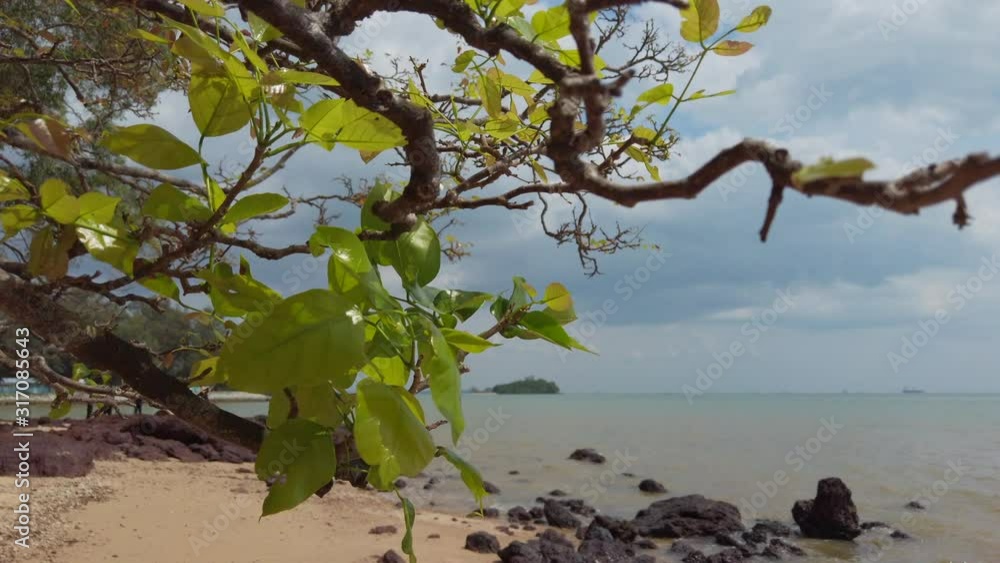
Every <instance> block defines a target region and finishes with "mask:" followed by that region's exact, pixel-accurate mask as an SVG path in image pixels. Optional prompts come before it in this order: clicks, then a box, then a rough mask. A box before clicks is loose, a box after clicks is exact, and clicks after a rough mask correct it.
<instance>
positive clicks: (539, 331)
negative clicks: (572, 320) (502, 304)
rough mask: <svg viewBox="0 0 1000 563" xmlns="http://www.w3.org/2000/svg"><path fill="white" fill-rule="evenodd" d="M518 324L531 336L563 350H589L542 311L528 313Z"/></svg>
mask: <svg viewBox="0 0 1000 563" xmlns="http://www.w3.org/2000/svg"><path fill="white" fill-rule="evenodd" d="M518 324H519V325H520V326H522V327H524V328H525V329H527V330H528V331H529V332H530V333H532V334H533V335H536V336H538V337H540V338H543V339H545V340H548V341H549V342H551V343H553V344H557V345H559V346H562V347H563V348H567V349H573V348H575V349H577V350H583V351H584V352H590V350H588V349H587V348H585V347H584V346H583V345H582V344H580V343H579V342H577V341H576V339H575V338H573V337H572V336H570V335H569V334H567V333H566V329H564V328H563V327H562V326H561V325H560V324H559V321H557V320H556V319H554V318H552V317H551V316H549V315H548V314H546V313H545V312H544V311H529V312H527V313H525V314H524V316H522V317H521V319H520V320H519V321H518ZM591 353H593V352H591Z"/></svg>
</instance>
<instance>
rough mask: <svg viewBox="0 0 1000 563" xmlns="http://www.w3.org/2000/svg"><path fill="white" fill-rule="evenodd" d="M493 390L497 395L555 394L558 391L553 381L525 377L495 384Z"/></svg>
mask: <svg viewBox="0 0 1000 563" xmlns="http://www.w3.org/2000/svg"><path fill="white" fill-rule="evenodd" d="M493 392H494V393H496V394H497V395H555V394H557V393H559V386H558V385H556V383H555V382H554V381H546V380H544V379H539V378H537V377H526V378H524V379H519V380H517V381H512V382H510V383H504V384H501V385H495V386H494V387H493Z"/></svg>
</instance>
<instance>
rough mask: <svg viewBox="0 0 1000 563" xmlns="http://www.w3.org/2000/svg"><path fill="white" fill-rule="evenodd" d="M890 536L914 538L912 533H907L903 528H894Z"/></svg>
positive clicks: (896, 538) (899, 538) (897, 538)
mask: <svg viewBox="0 0 1000 563" xmlns="http://www.w3.org/2000/svg"><path fill="white" fill-rule="evenodd" d="M889 537H890V538H892V539H894V540H909V539H913V536H911V535H910V534H907V533H906V532H904V531H903V530H893V531H892V533H891V534H889Z"/></svg>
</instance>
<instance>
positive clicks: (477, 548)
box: [465, 532, 500, 553]
mask: <svg viewBox="0 0 1000 563" xmlns="http://www.w3.org/2000/svg"><path fill="white" fill-rule="evenodd" d="M465 549H468V550H469V551H474V552H476V553H497V552H499V551H500V540H498V539H497V537H496V536H494V535H493V534H489V533H486V532H474V533H471V534H469V535H468V536H466V537H465Z"/></svg>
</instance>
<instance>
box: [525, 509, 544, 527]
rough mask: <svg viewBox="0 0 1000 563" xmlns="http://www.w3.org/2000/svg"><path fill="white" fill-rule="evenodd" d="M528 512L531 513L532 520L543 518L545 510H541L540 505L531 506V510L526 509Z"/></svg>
mask: <svg viewBox="0 0 1000 563" xmlns="http://www.w3.org/2000/svg"><path fill="white" fill-rule="evenodd" d="M528 514H530V515H531V518H532V519H533V520H544V519H545V511H544V510H542V507H540V506H532V507H531V510H529V511H528ZM543 523H544V522H543Z"/></svg>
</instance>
